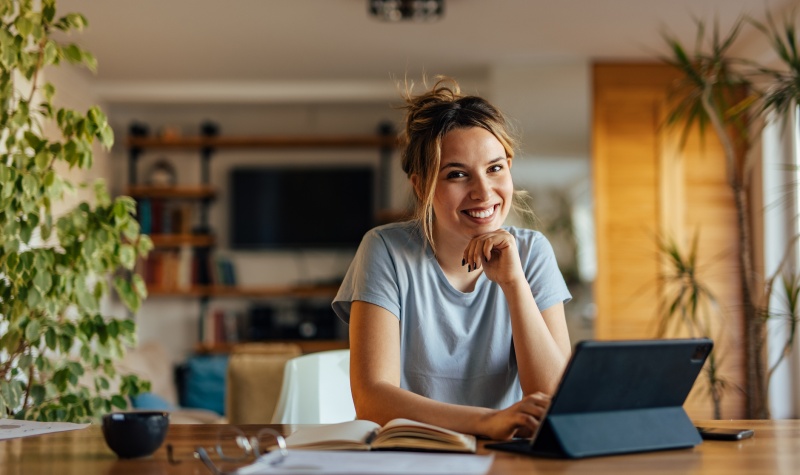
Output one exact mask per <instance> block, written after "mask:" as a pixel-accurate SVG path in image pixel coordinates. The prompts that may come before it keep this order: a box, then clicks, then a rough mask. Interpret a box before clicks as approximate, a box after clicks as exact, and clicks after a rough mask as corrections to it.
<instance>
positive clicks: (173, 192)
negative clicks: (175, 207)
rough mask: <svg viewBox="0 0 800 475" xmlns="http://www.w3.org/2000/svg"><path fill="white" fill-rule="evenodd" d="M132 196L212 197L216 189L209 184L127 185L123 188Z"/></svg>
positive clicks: (215, 193)
mask: <svg viewBox="0 0 800 475" xmlns="http://www.w3.org/2000/svg"><path fill="white" fill-rule="evenodd" d="M125 192H126V194H127V195H128V196H131V197H133V198H185V199H202V198H214V197H215V196H216V195H217V190H216V189H215V188H214V187H211V186H202V185H200V186H145V185H137V186H129V187H128V188H127V189H126V190H125Z"/></svg>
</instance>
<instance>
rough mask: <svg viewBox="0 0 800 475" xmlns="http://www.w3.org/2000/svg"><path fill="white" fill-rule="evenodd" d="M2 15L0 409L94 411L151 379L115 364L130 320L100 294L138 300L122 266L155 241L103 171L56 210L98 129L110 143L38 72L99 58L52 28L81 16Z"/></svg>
mask: <svg viewBox="0 0 800 475" xmlns="http://www.w3.org/2000/svg"><path fill="white" fill-rule="evenodd" d="M0 21H2V28H0V99H1V101H0V104H2V109H0V229H2V231H1V232H0V417H14V418H25V419H36V420H48V421H50V420H60V421H86V420H92V419H94V418H96V417H97V416H99V415H101V414H103V413H105V412H108V411H110V410H112V408H120V409H122V408H125V407H127V400H126V396H132V395H136V394H137V393H138V392H140V391H142V390H146V389H147V387H148V383H146V382H143V381H140V380H139V379H138V378H136V377H135V376H124V377H121V376H120V375H118V374H117V373H116V371H115V361H116V360H118V359H119V358H121V357H122V355H123V354H124V351H125V348H126V345H129V344H132V343H133V342H134V340H135V335H136V333H135V324H134V322H133V321H132V320H131V319H129V318H110V317H108V316H105V315H103V314H102V313H101V310H100V308H101V306H100V303H101V299H103V296H104V295H106V294H107V293H108V291H109V290H110V287H111V286H113V287H114V288H115V289H116V291H117V293H118V295H119V297H120V299H121V301H122V302H123V303H124V304H125V305H126V306H127V307H128V308H129V309H130V310H132V311H135V310H136V309H137V308H138V307H139V305H140V303H141V301H142V299H143V298H144V297H145V296H146V289H145V285H144V282H143V281H142V279H141V278H140V277H138V276H137V275H135V274H132V273H131V272H120V270H127V271H130V270H132V269H133V267H134V264H135V263H136V260H137V259H138V257H139V256H142V255H145V254H146V253H147V252H148V251H149V249H150V248H151V247H152V243H151V242H150V240H149V238H147V237H146V236H143V235H140V233H139V225H138V223H137V222H136V220H135V218H134V217H133V213H134V212H135V202H134V201H133V200H132V199H131V198H128V197H120V198H117V199H113V200H112V199H111V198H110V196H109V193H108V191H107V189H106V186H105V185H104V184H103V183H102V182H97V183H95V184H94V200H93V202H91V203H90V202H82V203H80V204H79V205H78V206H76V207H75V208H74V209H71V210H69V211H67V212H66V213H64V214H63V215H60V216H55V215H54V211H53V205H54V204H55V203H58V202H61V201H62V200H63V199H64V198H65V196H66V195H67V194H69V193H72V192H74V190H75V189H76V185H75V184H74V183H71V182H70V181H68V180H67V179H65V178H64V177H63V174H64V172H65V171H66V170H67V169H76V168H77V169H83V170H87V169H89V168H90V167H91V166H92V160H93V154H92V143H93V141H94V140H98V141H99V142H100V143H101V144H102V145H103V146H104V147H106V148H108V147H111V145H112V143H113V133H112V130H111V128H110V127H109V125H108V122H107V120H106V117H105V115H104V114H103V112H102V111H101V110H100V109H99V108H98V107H92V108H90V109H89V110H88V111H87V112H86V113H85V114H83V113H79V112H77V111H74V110H68V109H65V108H56V107H54V105H53V96H54V94H55V88H54V86H53V85H52V84H50V83H48V82H46V81H44V75H43V74H42V72H43V70H44V69H45V68H47V67H54V66H56V65H58V64H60V63H62V62H64V61H66V62H69V63H72V64H83V65H86V66H88V67H89V68H90V69H94V68H95V63H96V62H95V59H94V57H93V56H92V55H91V54H90V53H88V52H86V51H83V50H82V49H81V48H79V47H78V46H76V45H74V44H59V43H58V42H57V41H55V40H54V38H53V36H52V34H53V33H54V32H56V31H62V32H70V31H73V30H76V31H79V30H81V29H83V28H84V27H85V26H86V19H85V18H84V17H83V16H82V15H80V14H76V13H71V14H68V15H64V16H58V15H57V14H56V5H55V0H41V1H40V2H33V1H31V0H20V1H2V2H0ZM48 127H49V128H51V129H53V130H55V131H57V132H56V133H49V134H48V133H45V130H46V129H47V128H48ZM79 186H85V185H79ZM112 274H114V275H115V276H114V277H113V283H111V282H112V279H111V276H112ZM116 387H118V388H119V389H118V390H117V389H115V388H116Z"/></svg>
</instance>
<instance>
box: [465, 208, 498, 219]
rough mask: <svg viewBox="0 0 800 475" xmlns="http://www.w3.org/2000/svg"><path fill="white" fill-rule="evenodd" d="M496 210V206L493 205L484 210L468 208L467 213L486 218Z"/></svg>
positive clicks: (474, 216) (471, 215)
mask: <svg viewBox="0 0 800 475" xmlns="http://www.w3.org/2000/svg"><path fill="white" fill-rule="evenodd" d="M494 210H495V207H494V206H492V207H491V208H488V209H483V210H473V209H470V210H466V211H465V213H467V215H469V216H470V217H473V218H480V219H485V218H488V217H490V216H492V215H493V214H494Z"/></svg>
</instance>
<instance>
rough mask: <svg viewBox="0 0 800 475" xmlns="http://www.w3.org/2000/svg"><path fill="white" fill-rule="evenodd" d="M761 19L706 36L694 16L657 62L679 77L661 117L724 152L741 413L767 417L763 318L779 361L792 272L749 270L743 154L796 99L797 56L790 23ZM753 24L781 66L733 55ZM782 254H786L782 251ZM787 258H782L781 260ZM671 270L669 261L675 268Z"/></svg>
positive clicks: (793, 316)
mask: <svg viewBox="0 0 800 475" xmlns="http://www.w3.org/2000/svg"><path fill="white" fill-rule="evenodd" d="M767 19H768V22H767V23H766V24H764V23H759V22H757V21H755V20H752V19H747V20H745V19H742V20H739V21H737V22H736V24H735V25H734V26H733V28H732V29H731V30H730V31H729V32H728V33H727V34H726V35H724V36H723V35H721V34H720V32H719V29H718V28H717V27H716V25H715V27H714V28H713V30H712V31H711V33H710V36H707V35H708V32H707V31H706V29H705V25H704V24H703V23H702V22H698V28H697V41H696V44H695V47H694V49H693V50H692V51H689V50H687V49H686V48H685V47H684V46H683V44H682V43H681V42H680V41H679V40H677V39H675V38H673V37H670V36H668V37H667V38H666V41H667V44H668V46H669V50H670V55H669V56H668V57H666V58H664V61H665V62H667V63H668V64H670V65H672V66H674V67H675V68H676V69H677V70H678V71H680V73H681V80H680V82H679V83H677V84H676V87H675V89H674V91H673V93H674V96H673V99H674V102H673V104H674V107H673V108H672V110H671V113H670V115H669V118H668V122H669V123H670V124H673V125H675V124H679V125H682V126H683V127H685V128H684V131H685V133H684V137H686V136H687V134H688V131H689V130H690V129H691V128H693V127H695V126H697V127H699V129H700V131H701V132H703V131H704V130H706V129H707V128H708V127H710V128H711V130H712V131H713V132H714V133H715V135H716V136H717V137H718V138H719V140H720V143H721V145H722V148H723V150H724V153H725V158H726V175H727V180H728V185H729V187H730V189H731V192H732V196H733V200H734V203H735V207H736V214H737V223H738V231H739V232H738V236H737V239H738V244H739V250H740V252H739V267H740V272H739V276H738V277H739V285H740V288H741V294H742V309H743V316H744V325H745V328H744V338H745V345H744V349H743V351H744V355H745V358H744V359H745V381H744V388H743V390H744V393H745V400H746V415H747V417H748V418H767V417H769V407H768V391H769V380H770V378H771V376H772V374H773V372H774V368H775V367H776V365H777V364H778V363H779V362H780V360H779V361H778V362H775V363H774V364H773V365H772V366H771V367H768V363H767V360H766V355H765V347H766V338H767V334H766V322H767V320H768V319H771V318H778V317H782V318H785V319H787V321H788V323H789V329H788V330H787V339H786V344H785V345H784V347H783V349H782V355H783V356H781V359H783V358H784V357H785V355H786V354H788V352H789V351H790V350H791V347H792V345H793V343H794V337H793V334H794V328H795V327H796V325H797V310H798V309H797V306H796V300H797V298H796V297H797V278H796V276H793V275H791V274H787V273H786V272H785V271H784V270H783V265H782V266H780V268H779V269H778V271H776V273H775V274H774V275H772V276H767V277H763V276H759V274H758V273H757V272H756V271H755V264H754V257H755V252H756V249H755V245H754V241H753V239H752V236H751V235H750V230H751V226H752V223H753V220H754V215H755V213H758V212H760V211H761V210H759V209H754V206H753V203H752V202H751V193H750V185H751V180H752V172H753V170H754V166H753V164H752V163H750V161H751V158H752V154H750V153H748V150H749V147H750V145H751V143H752V141H751V140H750V136H749V131H750V130H751V128H753V127H754V126H755V124H758V123H759V122H765V121H766V120H768V118H769V117H773V116H775V117H778V118H781V119H784V120H785V119H786V118H788V114H789V112H790V110H792V108H794V107H796V106H797V105H798V104H799V103H800V58H798V45H797V41H796V36H795V28H794V25H793V23H792V22H791V21H787V22H785V23H784V24H783V25H782V26H780V27H779V26H777V25H776V24H775V22H774V21H773V20H772V17H771V16H770V15H768V16H767ZM748 25H752V26H755V27H756V28H757V29H758V30H760V31H761V32H763V33H764V34H765V35H766V36H767V37H768V39H769V40H770V44H771V45H772V47H773V49H774V50H775V52H776V53H777V54H778V57H779V59H780V60H781V62H782V63H783V67H782V69H773V68H770V67H765V66H761V65H759V64H757V63H755V62H753V61H750V60H747V59H744V58H737V57H735V56H734V55H732V54H731V53H730V50H731V47H732V45H733V44H734V42H735V40H736V38H737V37H738V35H739V34H740V32H741V31H742V29H743V28H745V27H747V26H748ZM667 254H669V253H667ZM785 256H788V254H785ZM786 260H787V257H784V259H783V261H784V262H785V261H786ZM676 268H677V267H676ZM779 278H780V279H782V281H783V283H784V289H785V290H786V292H788V293H789V294H790V295H791V294H793V295H794V300H791V299H790V300H791V301H790V302H789V306H788V307H787V308H788V309H789V311H788V312H786V313H785V314H783V313H781V314H776V313H775V312H773V311H771V310H770V308H769V302H770V299H771V297H772V293H773V289H774V282H776V280H777V279H779Z"/></svg>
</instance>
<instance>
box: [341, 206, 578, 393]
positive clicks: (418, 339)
mask: <svg viewBox="0 0 800 475" xmlns="http://www.w3.org/2000/svg"><path fill="white" fill-rule="evenodd" d="M505 229H506V230H508V232H510V233H511V234H512V235H513V236H514V238H515V239H516V241H517V247H518V249H519V254H520V260H521V262H522V266H523V268H524V269H525V275H526V277H527V279H528V282H529V283H530V286H531V290H532V291H533V297H534V299H535V301H536V304H537V305H538V307H539V309H540V310H545V309H547V308H549V307H551V306H552V305H555V304H556V303H559V302H566V301H568V300H569V299H570V298H571V296H570V293H569V291H568V290H567V286H566V283H565V282H564V278H563V277H562V275H561V272H560V271H559V269H558V265H557V264H556V259H555V255H554V254H553V249H552V247H551V246H550V243H549V242H548V241H547V239H546V238H545V237H544V236H543V235H542V234H541V233H539V232H537V231H533V230H530V229H522V228H515V227H508V228H505ZM465 272H466V269H465ZM354 300H361V301H364V302H369V303H371V304H374V305H378V306H380V307H383V308H385V309H386V310H388V311H389V312H391V313H392V314H394V315H395V316H396V317H397V318H398V319H399V320H400V359H401V366H402V367H401V378H400V387H402V388H404V389H408V390H409V391H412V392H414V393H417V394H421V395H423V396H426V397H429V398H431V399H434V400H437V401H442V402H448V403H453V404H461V405H469V406H479V407H488V408H495V409H502V408H506V407H508V406H510V405H511V404H514V403H515V402H517V401H519V400H520V399H521V398H522V388H521V387H520V383H519V374H518V372H517V361H516V357H515V354H514V346H513V343H512V339H511V320H510V316H509V311H508V304H507V303H506V299H505V296H504V294H503V291H502V290H501V289H500V286H498V285H497V284H496V283H494V282H492V281H490V280H489V279H487V278H486V275H485V274H483V273H482V274H481V275H480V276H479V277H478V281H477V283H476V284H475V289H474V290H473V291H472V292H469V293H464V292H460V291H458V290H456V289H455V288H454V287H453V286H452V285H451V284H450V282H449V281H448V280H447V278H446V277H445V275H444V272H443V271H442V268H441V267H440V266H439V263H438V262H437V261H436V259H435V257H434V256H433V252H432V251H431V249H430V246H427V245H425V241H424V239H423V237H422V234H421V231H420V230H419V228H418V226H417V225H416V223H414V222H403V223H392V224H387V225H385V226H379V227H377V228H375V229H372V230H371V231H369V232H368V233H367V234H366V235H365V236H364V238H363V240H362V241H361V245H360V246H359V248H358V252H357V253H356V256H355V258H354V259H353V262H352V263H351V265H350V268H349V269H348V271H347V275H346V276H345V278H344V281H343V283H342V285H341V287H340V288H339V292H338V294H337V295H336V298H335V299H334V301H333V310H334V311H335V312H336V314H337V315H338V316H339V318H341V319H342V320H344V321H345V322H346V323H349V321H350V307H351V303H352V302H353V301H354Z"/></svg>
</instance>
